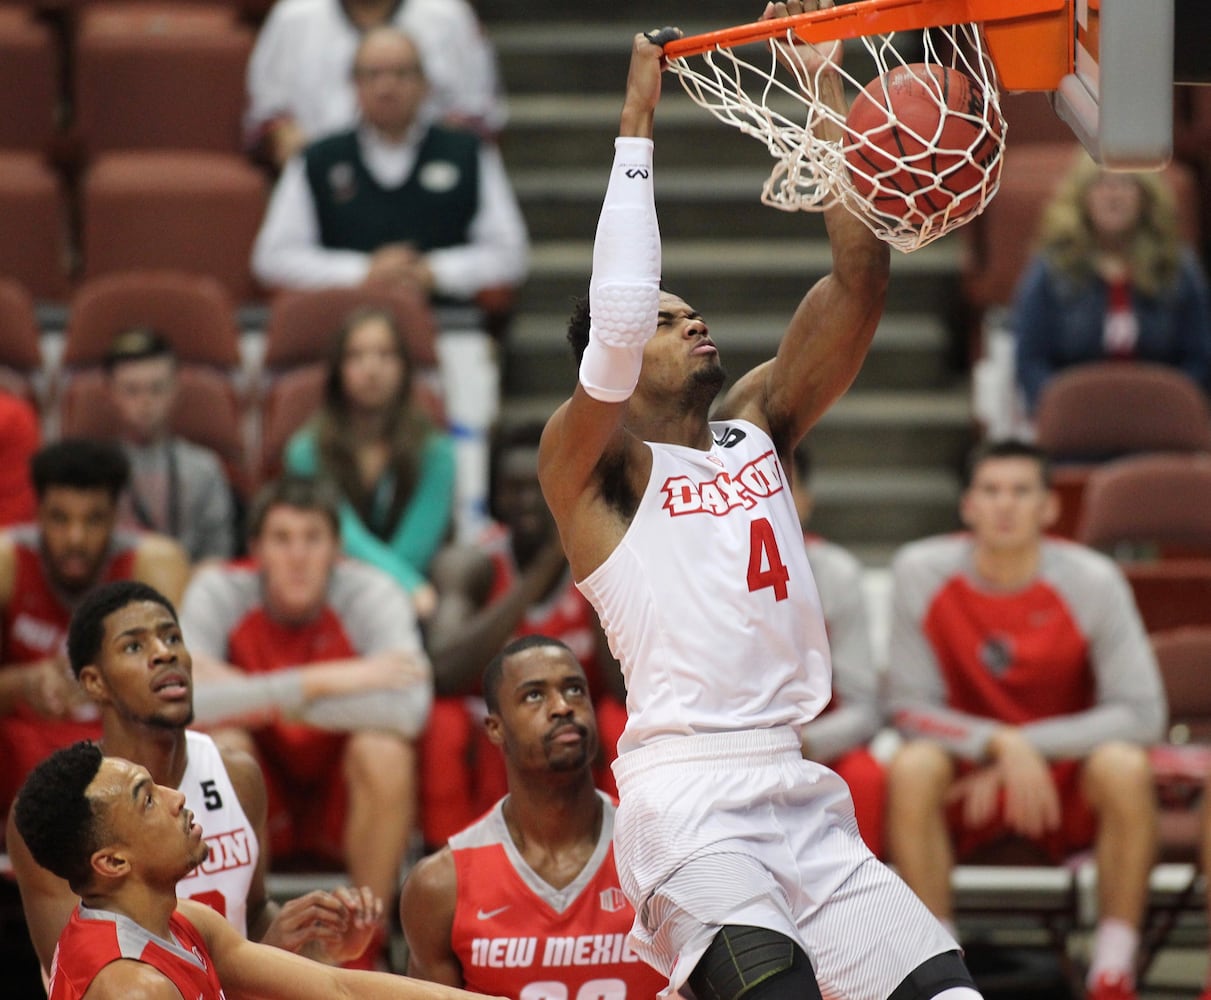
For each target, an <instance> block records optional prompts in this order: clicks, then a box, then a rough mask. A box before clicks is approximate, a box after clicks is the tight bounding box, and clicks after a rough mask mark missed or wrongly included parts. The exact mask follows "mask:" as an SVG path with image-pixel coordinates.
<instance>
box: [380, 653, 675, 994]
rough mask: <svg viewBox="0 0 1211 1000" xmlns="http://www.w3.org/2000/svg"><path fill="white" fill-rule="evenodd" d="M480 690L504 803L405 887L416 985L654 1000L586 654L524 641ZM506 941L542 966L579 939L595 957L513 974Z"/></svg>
mask: <svg viewBox="0 0 1211 1000" xmlns="http://www.w3.org/2000/svg"><path fill="white" fill-rule="evenodd" d="M482 687H483V692H484V698H485V699H486V701H487V704H488V706H489V713H490V714H488V716H487V719H486V721H485V725H486V727H487V732H488V735H489V738H490V739H491V741H492V742H493V743H494V744H496V746H497V747H499V752H500V753H501V754H503V755H504V759H505V764H506V767H507V769H508V786H507V790H506V792H507V794H506V796H505V797H502V798H501V800H500V801H499V802H497V803H495V804H494V805H493V807H492V810H491V812H489V813H487V815H485V816H484V817H483V818H482V819H480V820H478V822H476V823H475V824H474V825H473V826H471V827H469V828H468V829H466V830H463V831H461V832H460V833H458V835H457V836H455V837H454V838H452V840H451V841H450V844H449V846H448V847H446V848H444V849H443V850H442V851H440V852H439V853H437V854H435V855H433V856H432V857H429V858H426V859H424V860H423V861H421V862H420V863H419V864H418V865H417V866H416V868H415V869H413V871H412V873H411V874H410V875H409V877H408V881H407V882H406V883H405V884H404V890H403V893H402V895H401V897H400V923H401V924H402V925H403V928H404V934H405V935H406V937H407V939H408V972H409V974H411V975H413V976H417V977H419V978H422V979H428V980H432V981H434V982H439V983H445V984H447V985H449V986H460V987H467V988H469V989H473V990H485V989H491V990H492V991H493V992H495V993H507V994H508V995H509V996H510V997H514V998H518V1000H520V998H522V997H530V996H548V997H552V996H558V997H587V996H597V997H601V996H607V995H609V996H616V997H619V998H625V997H632V998H636V1000H638V998H641V997H642V998H647V997H655V996H656V995H657V994H658V993H659V992H660V991H661V989H662V988H663V987H664V985H665V983H666V979H665V977H663V976H661V975H660V974H659V973H657V972H656V971H655V970H654V969H652V968H650V967H649V966H648V965H647V964H645V963H644V962H642V961H640V960H639V957H638V956H637V955H636V954H635V953H634V952H633V951H631V949H630V948H629V947H627V946H626V937H627V934H628V933H629V931H630V929H631V924H632V923H633V921H634V919H635V911H634V910H633V909H632V908H631V905H630V904H629V903H628V902H627V901H626V898H625V897H624V896H623V894H622V890H621V888H620V887H619V884H618V872H617V870H616V869H615V867H614V848H613V844H612V842H611V841H612V835H613V831H614V812H615V804H614V801H613V800H612V799H611V798H610V797H608V796H606V795H605V794H603V793H602V792H600V791H598V790H597V789H595V788H594V787H593V776H592V770H591V765H592V761H593V758H594V756H595V751H596V743H597V738H596V737H597V731H596V724H595V721H594V717H593V705H592V702H591V700H590V698H589V692H588V681H587V679H586V678H585V675H584V671H583V670H582V669H581V666H580V664H579V663H578V662H577V658H576V656H575V654H574V653H573V652H572V650H570V649H569V648H568V647H567V646H565V645H563V643H561V642H559V641H558V640H557V639H552V638H549V637H547V636H542V635H530V636H527V637H525V638H524V639H519V640H516V641H514V642H511V643H509V645H507V646H506V647H505V648H504V649H503V650H502V651H501V652H500V653H499V654H498V655H497V656H496V657H495V658H494V659H493V660H492V661H491V663H490V664H489V666H488V669H487V671H486V672H485V674H484V679H483V684H482ZM468 930H471V931H472V933H468ZM505 941H510V942H512V941H525V942H530V944H528V945H527V946H526V947H533V949H534V952H535V955H536V956H545V955H550V954H551V953H552V951H555V950H560V949H562V948H563V947H564V946H565V945H566V944H572V943H573V942H579V941H592V942H593V948H592V949H591V954H589V953H586V954H584V955H583V957H578V958H575V959H573V958H572V956H571V954H570V953H568V960H567V961H562V962H559V961H545V960H544V961H542V963H541V965H542V967H541V968H539V967H538V966H539V960H538V959H537V958H536V960H535V961H534V962H533V963H523V962H517V963H503V964H506V965H511V966H512V968H502V967H501V966H502V963H501V962H499V960H496V959H494V956H493V948H494V947H496V942H502V943H504V942H505ZM536 980H545V982H543V984H542V987H541V988H540V987H538V985H537V983H536Z"/></svg>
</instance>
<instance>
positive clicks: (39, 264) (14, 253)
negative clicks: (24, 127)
mask: <svg viewBox="0 0 1211 1000" xmlns="http://www.w3.org/2000/svg"><path fill="white" fill-rule="evenodd" d="M67 226H68V218H67V204H66V200H65V198H64V194H63V187H62V184H61V183H60V180H59V178H58V177H57V176H56V175H55V174H54V173H53V172H52V171H51V170H50V168H49V167H47V166H46V165H45V164H44V163H43V162H42V160H41V158H40V157H38V156H37V155H36V154H33V153H0V274H2V275H4V276H5V277H8V278H12V279H14V280H16V281H19V282H20V283H21V284H23V285H24V286H25V287H26V288H27V289H28V290H29V292H30V294H31V295H32V296H33V297H34V298H35V299H37V300H39V301H52V302H60V301H63V300H65V299H66V298H67V295H68V266H69V259H70V254H69V251H68V239H67V233H68V228H67Z"/></svg>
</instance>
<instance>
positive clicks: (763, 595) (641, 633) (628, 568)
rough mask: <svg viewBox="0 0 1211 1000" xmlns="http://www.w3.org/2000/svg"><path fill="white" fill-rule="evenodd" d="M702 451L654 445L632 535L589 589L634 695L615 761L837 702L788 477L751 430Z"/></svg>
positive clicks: (734, 432)
mask: <svg viewBox="0 0 1211 1000" xmlns="http://www.w3.org/2000/svg"><path fill="white" fill-rule="evenodd" d="M711 431H712V433H713V435H714V445H713V446H712V448H711V450H710V451H706V452H703V451H698V450H697V449H693V448H684V447H681V446H679V445H668V444H654V443H651V442H649V443H648V447H650V448H651V450H652V475H651V479H650V480H649V481H648V485H647V489H646V490H645V491H644V495H643V497H642V498H641V500H640V502H639V507H638V509H637V510H636V512H635V517H634V519H633V520H632V522H631V524H630V527H629V528H628V529H627V531H626V534H625V535H624V536H623V539H622V541H621V542H620V543H619V545H618V547H617V548H616V549H615V550H614V551H613V552H612V553H610V556H609V558H607V559H606V561H605V562H604V563H602V565H601V566H599V567H598V568H597V569H596V570H595V571H594V572H593V573H591V574H590V575H589V576H588V577H586V578H585V579H584V580H583V581H581V582H580V584H579V586H580V589H581V590H582V591H583V592H584V594H585V596H587V597H588V598H589V600H590V601H592V603H593V605H594V607H595V608H596V609H597V613H598V615H600V617H601V623H602V626H603V627H604V628H605V630H606V634H607V635H608V636H609V639H610V644H611V648H612V649H613V651H614V655H615V656H617V657H618V660H619V662H620V663H621V665H622V670H623V676H624V677H625V679H626V685H627V713H628V722H627V727H626V731H625V732H624V733H623V736H622V739H621V740H620V741H619V744H618V748H619V751H620V752H626V751H628V750H633V749H635V748H636V747H638V746H642V745H644V744H647V743H651V742H654V741H656V740H660V739H664V738H666V737H670V736H679V735H689V734H696V733H711V732H721V731H733V730H740V729H763V728H767V727H771V726H782V725H789V726H794V727H796V728H797V727H799V726H802V725H803V724H805V723H806V722H808V721H809V720H810V719H812V718H813V717H814V716H815V715H816V714H817V713H818V712H819V711H820V710H821V709H822V708H823V707H824V705H825V704H826V703H827V702H828V698H829V689H830V681H831V676H830V668H829V658H828V640H827V638H826V635H825V630H824V618H823V616H822V614H821V611H820V598H819V595H818V594H817V592H816V583H815V580H814V579H813V578H812V572H811V568H810V567H809V566H808V563H807V557H806V555H805V554H804V550H803V532H802V529H801V528H800V526H799V518H798V516H797V514H796V513H795V505H794V501H793V498H792V496H791V489H790V484H789V481H788V479H787V476H786V472H785V471H784V470H783V468H782V464H781V462H779V460H778V455H777V452H776V451H775V449H774V445H773V442H772V441H771V440H770V438H769V436H768V435H767V434H766V433H765V432H763V431H762V430H760V429H759V428H757V427H756V426H754V425H753V424H750V423H748V422H747V421H742V420H733V421H726V422H716V423H712V424H711Z"/></svg>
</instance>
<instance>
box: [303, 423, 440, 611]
mask: <svg viewBox="0 0 1211 1000" xmlns="http://www.w3.org/2000/svg"><path fill="white" fill-rule="evenodd" d="M285 458H286V471H287V472H289V473H291V474H293V475H296V476H316V475H319V473H320V459H319V451H318V449H317V447H316V440H315V429H314V428H313V427H310V426H308V427H304V428H302V429H301V430H299V431H297V432H296V433H295V434H294V436H293V437H292V438H291V439H290V442H289V444H287V445H286V456H285ZM389 477H390V473H386V474H385V479H386V482H385V483H384V485H385V486H386V487H387V488H386V489H384V490H382V491H381V492H382V493H383V494H385V495H388V496H389V495H390V478H389ZM453 511H454V440H453V439H452V438H451V437H450V436H449V435H448V434H441V433H434V434H431V435H429V438H428V440H427V441H426V442H425V447H424V451H423V452H422V454H421V463H420V474H419V476H418V477H417V482H416V490H415V491H414V493H413V495H412V500H411V502H410V503H409V504H408V505H407V506H406V507H405V508H404V510H403V513H402V514H401V515H400V518H399V521H398V522H397V523H396V524H395V526H394V528H392V530H391V531H390V533H389V534H387V537H385V538H381V537H379V535H377V534H376V533H375V532H374V531H373V530H372V529H371V528H370V526H369V525H368V524H366V522H365V521H363V520H362V518H361V516H360V515H359V514H358V513H357V511H356V510H354V508H353V505H352V504H350V503H348V502H347V501H346V502H345V503H342V504H341V544H342V546H343V547H344V550H345V553H346V555H350V556H352V557H353V558H355V559H361V560H362V561H364V562H368V563H370V565H372V566H377V567H378V568H379V569H381V570H383V571H384V572H386V573H390V574H391V575H392V576H393V577H395V579H396V580H398V581H399V582H400V583H401V584H402V585H403V586H404V588H405V589H407V590H408V592H409V593H411V592H412V591H413V590H415V589H416V588H417V587H419V586H420V585H421V584H422V583H424V582H425V571H426V570H427V569H428V568H429V563H430V561H431V560H432V559H433V555H434V553H435V552H437V550H438V547H439V546H440V545H441V544H442V542H443V541H445V538H446V533H447V531H448V530H449V528H450V520H451V518H452V516H453Z"/></svg>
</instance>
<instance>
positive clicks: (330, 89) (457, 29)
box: [246, 0, 505, 169]
mask: <svg viewBox="0 0 1211 1000" xmlns="http://www.w3.org/2000/svg"><path fill="white" fill-rule="evenodd" d="M383 25H392V26H394V27H396V28H399V29H400V30H401V31H406V32H407V33H408V34H409V35H410V36H411V37H412V38H415V39H416V41H417V44H418V45H419V46H420V48H421V50H422V52H423V57H424V61H425V68H426V74H427V76H428V78H429V81H430V93H429V98H430V108H429V112H430V113H431V114H432V116H433V117H435V118H437V119H438V120H442V121H445V122H447V123H449V124H451V125H456V126H460V127H463V128H468V129H470V130H472V131H476V132H479V133H481V134H483V135H486V136H491V135H494V134H495V133H497V132H499V131H500V129H501V128H502V127H503V125H504V123H505V106H504V98H503V95H502V92H501V87H500V81H499V79H498V74H497V69H496V54H495V52H494V51H493V48H492V44H491V42H490V40H489V39H488V37H487V34H486V33H485V32H484V30H483V28H482V27H481V25H480V24H479V21H478V19H477V18H476V16H475V11H474V9H473V8H472V6H471V4H470V3H468V2H467V0H402V2H400V0H279V2H278V3H276V4H274V5H273V8H272V9H271V10H270V12H269V16H268V17H267V18H266V20H265V23H264V25H263V26H262V27H261V30H260V33H259V34H258V35H257V41H256V47H255V48H254V49H253V52H252V59H251V60H250V62H249V64H248V112H247V116H246V127H247V131H248V140H249V145H250V146H251V147H252V148H253V149H255V150H257V151H259V152H260V153H261V154H262V155H263V156H264V157H265V158H266V159H268V160H269V161H270V162H271V163H272V164H273V165H274V166H275V167H277V168H279V169H280V168H281V167H282V166H283V165H284V164H285V163H286V161H287V160H289V159H290V158H291V157H292V156H294V155H295V154H296V153H298V152H300V151H301V150H302V149H303V147H304V146H306V145H307V144H308V143H309V142H313V141H315V140H316V139H322V138H324V137H326V136H328V135H331V134H333V133H334V132H343V131H345V130H346V129H350V128H352V127H353V126H354V125H355V124H356V122H357V117H358V110H357V108H358V105H357V96H356V93H355V90H354V80H353V75H352V73H351V70H352V67H353V57H354V53H355V50H356V49H357V46H358V43H359V41H360V40H361V37H362V35H363V34H364V33H366V32H368V31H370V30H371V29H373V28H376V27H380V26H383Z"/></svg>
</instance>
